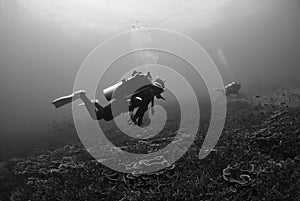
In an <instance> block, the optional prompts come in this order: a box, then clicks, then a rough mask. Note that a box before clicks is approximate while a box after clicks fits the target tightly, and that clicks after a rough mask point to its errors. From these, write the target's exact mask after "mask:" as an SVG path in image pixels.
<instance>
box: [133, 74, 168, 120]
mask: <svg viewBox="0 0 300 201" xmlns="http://www.w3.org/2000/svg"><path fill="white" fill-rule="evenodd" d="M164 88H165V82H164V81H163V80H162V79H160V78H157V79H155V81H154V82H153V84H149V85H145V86H143V87H141V88H139V89H138V90H136V91H135V93H134V94H133V95H132V96H131V98H130V102H129V108H128V110H129V113H130V119H131V121H132V122H133V123H134V124H137V125H138V126H141V125H143V117H144V114H145V112H146V111H147V110H148V105H149V103H150V102H151V113H152V115H154V109H153V107H154V97H156V98H157V99H163V100H164V101H166V99H165V98H164V97H162V96H161V93H163V92H164ZM136 107H137V108H138V109H137V111H136V113H135V114H133V110H134V109H135V108H136Z"/></svg>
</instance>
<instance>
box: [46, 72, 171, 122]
mask: <svg viewBox="0 0 300 201" xmlns="http://www.w3.org/2000/svg"><path fill="white" fill-rule="evenodd" d="M164 87H165V84H164V81H163V80H162V79H160V78H157V79H155V81H153V80H152V76H151V74H150V73H149V72H148V73H147V74H142V73H141V72H137V71H133V73H132V76H131V77H130V78H128V79H124V80H122V81H121V82H119V83H117V84H114V85H112V86H110V87H108V88H106V89H104V90H103V93H104V96H105V98H106V99H107V100H108V101H110V104H108V105H107V106H105V107H103V106H101V105H100V104H99V101H98V100H97V99H94V100H90V99H89V98H88V97H87V96H86V92H85V91H84V90H79V91H76V92H74V93H73V94H71V95H68V96H64V97H61V98H58V99H56V100H54V101H52V104H53V105H54V106H55V107H56V108H59V107H61V106H63V105H66V104H68V103H71V102H72V101H74V100H77V99H81V100H82V101H83V104H80V105H85V106H86V108H87V111H88V112H89V114H90V116H91V117H92V119H94V120H101V119H104V120H105V121H110V120H112V119H113V118H114V117H116V116H118V115H120V114H122V113H126V112H128V111H129V112H130V119H131V121H132V122H134V123H135V124H137V125H138V126H140V125H142V124H143V116H144V114H145V112H146V111H147V110H148V105H149V103H150V102H151V106H152V107H151V108H152V110H151V111H152V113H154V110H153V106H154V97H156V98H157V99H163V100H165V98H163V97H162V96H161V93H163V92H164ZM112 108H113V109H114V110H112ZM135 108H137V111H136V113H135V114H133V110H134V109H135Z"/></svg>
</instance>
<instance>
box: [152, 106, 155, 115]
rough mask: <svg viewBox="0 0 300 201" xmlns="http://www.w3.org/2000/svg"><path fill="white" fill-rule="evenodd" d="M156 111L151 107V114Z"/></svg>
mask: <svg viewBox="0 0 300 201" xmlns="http://www.w3.org/2000/svg"><path fill="white" fill-rule="evenodd" d="M154 112H155V110H154V108H153V107H151V115H154Z"/></svg>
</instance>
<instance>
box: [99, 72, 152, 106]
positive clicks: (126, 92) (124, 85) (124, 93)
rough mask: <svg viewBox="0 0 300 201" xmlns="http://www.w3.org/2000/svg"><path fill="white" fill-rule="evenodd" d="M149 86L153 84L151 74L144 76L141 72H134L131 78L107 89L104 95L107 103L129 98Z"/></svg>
mask: <svg viewBox="0 0 300 201" xmlns="http://www.w3.org/2000/svg"><path fill="white" fill-rule="evenodd" d="M149 84H152V77H151V75H150V73H149V72H148V73H147V74H142V73H141V72H136V71H134V72H133V74H132V76H131V77H130V78H128V79H124V80H122V81H121V82H118V83H116V84H114V85H112V86H109V87H107V88H105V89H104V90H103V94H104V96H105V98H106V100H107V101H111V100H112V99H119V98H127V97H128V96H130V95H132V94H133V93H134V92H135V91H136V90H137V89H139V88H141V87H142V86H145V85H149Z"/></svg>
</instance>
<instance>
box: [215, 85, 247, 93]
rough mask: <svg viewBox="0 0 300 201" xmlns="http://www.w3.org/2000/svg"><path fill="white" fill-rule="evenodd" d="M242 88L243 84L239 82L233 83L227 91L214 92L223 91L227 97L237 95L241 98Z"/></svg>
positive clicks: (227, 86) (226, 88)
mask: <svg viewBox="0 0 300 201" xmlns="http://www.w3.org/2000/svg"><path fill="white" fill-rule="evenodd" d="M241 87H242V85H241V84H239V83H237V82H231V83H229V84H227V85H226V86H225V87H224V88H225V91H224V90H223V89H214V91H221V92H223V93H224V95H226V96H229V95H231V94H236V95H237V96H239V94H240V89H241Z"/></svg>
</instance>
